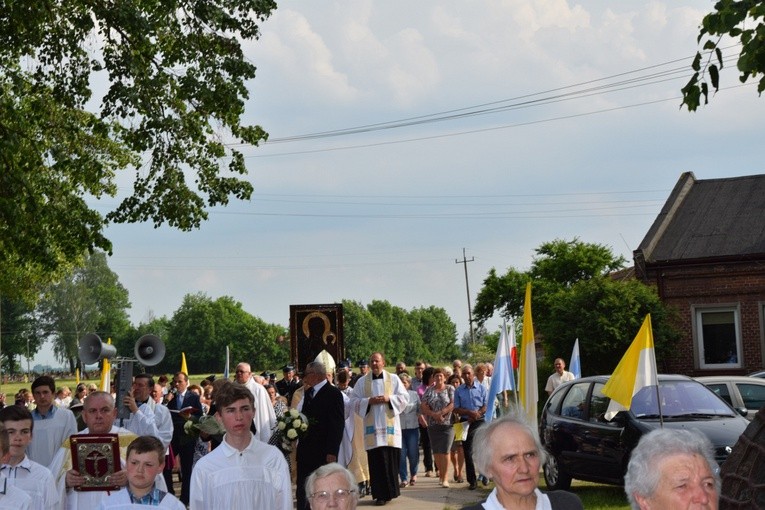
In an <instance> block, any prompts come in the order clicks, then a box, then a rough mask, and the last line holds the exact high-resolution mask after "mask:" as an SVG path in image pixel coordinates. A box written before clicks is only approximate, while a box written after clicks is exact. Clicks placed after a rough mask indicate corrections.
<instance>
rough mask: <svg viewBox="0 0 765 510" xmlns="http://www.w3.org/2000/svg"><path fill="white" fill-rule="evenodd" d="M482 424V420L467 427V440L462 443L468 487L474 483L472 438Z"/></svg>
mask: <svg viewBox="0 0 765 510" xmlns="http://www.w3.org/2000/svg"><path fill="white" fill-rule="evenodd" d="M483 424H484V421H483V420H480V421H474V422H473V423H471V424H470V427H468V433H467V438H466V439H465V440H464V441H462V449H463V450H464V452H465V475H466V476H467V481H468V483H469V484H470V485H473V484H475V483H476V480H477V477H476V474H475V465H474V464H473V436H474V435H475V432H476V431H477V430H478V429H479V428H480V427H481V426H482V425H483Z"/></svg>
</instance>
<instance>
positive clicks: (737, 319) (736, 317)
mask: <svg viewBox="0 0 765 510" xmlns="http://www.w3.org/2000/svg"><path fill="white" fill-rule="evenodd" d="M691 311H692V314H693V342H694V347H695V350H696V362H697V363H698V367H699V368H701V369H708V370H713V369H729V368H741V367H742V366H744V364H743V360H742V358H743V354H744V349H743V345H742V342H741V309H740V306H739V305H738V304H715V305H706V306H703V305H696V306H693V307H691ZM719 312H733V325H734V328H735V331H736V355H737V356H736V363H706V362H705V361H704V333H703V331H704V330H703V327H702V322H701V321H702V316H703V315H704V314H705V313H719Z"/></svg>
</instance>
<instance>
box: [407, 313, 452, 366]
mask: <svg viewBox="0 0 765 510" xmlns="http://www.w3.org/2000/svg"><path fill="white" fill-rule="evenodd" d="M410 316H411V318H412V321H413V322H414V325H415V328H416V329H417V331H418V332H419V339H418V341H417V343H415V344H414V345H413V346H412V349H411V350H407V355H406V356H405V358H404V359H405V360H406V361H407V362H408V363H411V362H413V361H416V360H417V358H420V359H424V360H429V361H434V360H448V359H454V358H456V357H458V356H459V352H460V351H459V346H458V345H457V342H456V339H457V326H456V325H455V324H454V322H453V321H452V319H451V317H449V315H448V314H447V313H446V310H444V309H443V308H439V307H436V306H429V307H427V308H424V307H421V308H415V309H414V310H412V311H411V312H410ZM409 353H412V354H409ZM415 353H420V355H419V356H417V355H415Z"/></svg>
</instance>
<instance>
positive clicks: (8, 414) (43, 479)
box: [0, 406, 60, 510]
mask: <svg viewBox="0 0 765 510" xmlns="http://www.w3.org/2000/svg"><path fill="white" fill-rule="evenodd" d="M0 423H1V424H2V426H3V427H4V428H5V430H6V432H7V433H8V440H9V441H10V449H9V455H8V458H7V459H3V460H2V463H0V477H3V478H4V479H5V480H7V482H6V483H7V484H9V485H13V486H14V487H18V488H19V489H21V490H23V491H24V492H26V493H27V494H28V495H29V497H30V498H32V504H31V507H30V508H32V509H33V510H48V509H50V508H56V507H57V506H58V504H59V500H60V497H59V494H58V492H57V491H56V484H55V482H54V481H53V476H52V475H51V474H50V471H49V470H48V468H46V467H45V466H42V465H40V464H38V463H37V462H35V461H33V460H31V459H30V458H29V457H28V456H27V454H26V449H27V446H29V443H30V442H31V441H32V435H33V429H34V421H33V420H32V414H31V413H30V412H29V410H27V408H26V407H23V406H6V407H4V408H3V409H0Z"/></svg>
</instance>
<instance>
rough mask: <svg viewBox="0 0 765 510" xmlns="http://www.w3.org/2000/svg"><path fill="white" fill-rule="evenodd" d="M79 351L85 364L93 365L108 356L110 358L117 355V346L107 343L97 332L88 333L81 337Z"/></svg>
mask: <svg viewBox="0 0 765 510" xmlns="http://www.w3.org/2000/svg"><path fill="white" fill-rule="evenodd" d="M77 352H78V354H79V356H80V359H81V360H82V362H83V363H84V364H85V365H92V364H93V363H97V362H98V361H100V360H102V359H104V358H106V359H110V358H113V357H115V356H116V355H117V348H116V347H114V346H113V345H110V344H105V343H103V342H102V341H101V338H100V337H99V336H98V335H96V334H95V333H88V334H87V335H85V336H84V337H82V338H80V342H79V344H78V346H77Z"/></svg>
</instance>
